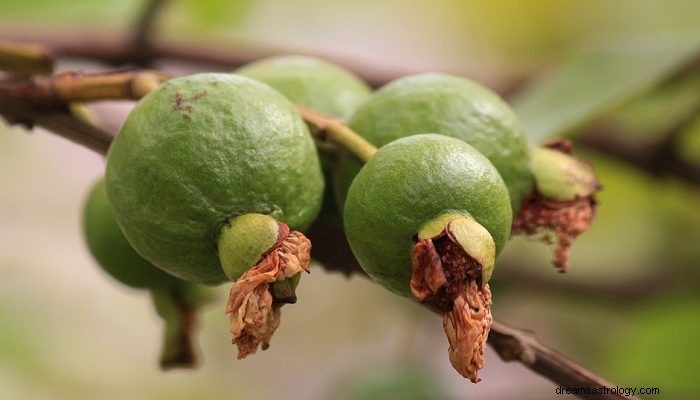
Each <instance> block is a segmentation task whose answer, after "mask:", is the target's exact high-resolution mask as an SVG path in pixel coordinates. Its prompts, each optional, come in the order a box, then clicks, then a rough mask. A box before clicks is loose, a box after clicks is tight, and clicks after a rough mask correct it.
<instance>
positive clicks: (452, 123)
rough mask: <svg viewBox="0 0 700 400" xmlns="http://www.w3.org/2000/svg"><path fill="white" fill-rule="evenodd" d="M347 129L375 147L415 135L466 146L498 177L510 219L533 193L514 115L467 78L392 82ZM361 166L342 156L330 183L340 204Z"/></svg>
mask: <svg viewBox="0 0 700 400" xmlns="http://www.w3.org/2000/svg"><path fill="white" fill-rule="evenodd" d="M349 126H350V128H352V129H353V130H354V131H356V132H357V133H359V134H360V135H362V136H364V137H365V138H366V139H367V140H369V141H370V142H371V143H373V144H374V145H376V146H378V147H381V146H383V145H384V144H386V143H389V142H391V141H392V140H395V139H398V138H401V137H405V136H409V135H414V134H419V133H437V134H442V135H446V136H451V137H454V138H457V139H461V140H463V141H465V142H467V143H469V144H470V145H472V146H474V147H475V148H476V149H477V150H478V151H480V152H481V153H482V154H483V155H484V156H486V158H488V159H489V160H490V161H491V163H492V164H493V165H494V166H495V167H496V169H497V170H498V172H499V173H500V175H501V176H502V177H503V180H504V181H505V183H506V186H507V187H508V191H509V194H510V202H511V207H512V209H513V212H514V214H517V211H518V209H519V208H520V204H521V201H522V199H523V197H524V196H525V195H526V194H527V193H528V192H529V191H530V190H531V189H532V186H533V178H532V174H531V171H530V160H529V152H528V149H529V148H528V143H527V141H526V138H525V135H524V134H523V130H522V128H521V126H520V123H519V122H518V120H517V118H516V116H515V114H514V113H513V111H512V110H511V108H510V107H509V106H508V104H506V103H505V102H504V101H503V100H502V99H501V98H500V97H499V96H498V95H496V94H495V93H493V92H492V91H490V90H488V89H486V88H484V87H483V86H481V85H479V84H477V83H474V82H472V81H469V80H467V79H463V78H458V77H454V76H450V75H445V74H437V73H428V74H419V75H412V76H407V77H404V78H401V79H398V80H395V81H393V82H391V83H389V84H388V85H386V86H384V87H383V88H382V89H380V90H378V91H377V92H376V93H375V94H374V95H373V96H372V97H371V98H370V99H369V100H368V101H367V102H365V103H364V104H363V105H362V106H360V107H359V108H358V109H357V110H356V111H355V113H354V114H353V115H352V117H351V118H350V121H349ZM361 166H362V164H361V163H360V162H359V161H358V160H357V159H356V158H355V157H353V156H352V155H350V154H348V153H345V154H343V155H342V157H341V160H340V161H339V165H338V168H336V170H335V173H334V181H333V184H334V191H335V193H336V201H337V202H338V203H339V204H340V205H342V204H343V202H344V200H345V197H346V195H347V190H348V188H349V186H350V183H351V182H352V179H353V177H354V176H355V175H356V174H357V172H358V171H359V170H360V168H361Z"/></svg>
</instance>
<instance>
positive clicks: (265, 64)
mask: <svg viewBox="0 0 700 400" xmlns="http://www.w3.org/2000/svg"><path fill="white" fill-rule="evenodd" d="M234 72H235V73H237V74H240V75H243V76H246V77H249V78H253V79H255V80H258V81H260V82H264V83H266V84H268V85H270V86H271V87H272V88H274V89H276V90H278V91H279V92H280V93H282V94H283V95H284V96H285V97H287V99H289V101H291V102H293V103H298V104H301V105H302V106H304V107H308V108H312V109H314V110H317V111H321V112H323V113H326V114H330V115H334V116H336V117H340V118H346V117H349V116H350V114H351V113H352V112H353V111H355V109H356V108H357V107H358V106H359V105H360V104H362V103H363V102H365V101H366V100H367V99H368V98H369V96H370V95H371V93H372V92H371V89H370V88H369V86H367V84H366V83H364V82H363V81H362V80H361V79H360V78H359V77H357V76H356V75H355V74H353V73H352V72H350V71H348V70H346V69H343V68H341V67H339V66H337V65H334V64H331V63H328V62H325V61H323V60H319V59H317V58H314V57H306V56H279V57H271V58H266V59H264V60H260V61H256V62H254V63H250V64H248V65H246V66H244V67H241V68H239V69H237V70H236V71H234Z"/></svg>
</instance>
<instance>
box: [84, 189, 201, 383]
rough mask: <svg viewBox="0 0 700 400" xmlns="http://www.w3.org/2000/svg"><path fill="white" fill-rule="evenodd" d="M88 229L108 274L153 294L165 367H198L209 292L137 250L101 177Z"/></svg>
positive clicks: (90, 203)
mask: <svg viewBox="0 0 700 400" xmlns="http://www.w3.org/2000/svg"><path fill="white" fill-rule="evenodd" d="M83 232H84V234H85V239H86V242H87V245H88V248H89V250H90V252H91V253H92V255H93V257H95V260H97V263H98V264H99V266H100V267H101V268H102V269H103V270H104V271H105V272H107V273H108V274H109V275H110V276H112V277H113V278H114V279H116V280H117V281H119V282H121V283H123V284H124V285H126V286H129V287H133V288H139V289H148V290H149V291H150V292H151V297H152V299H153V304H154V306H155V308H156V311H157V312H158V314H159V315H160V316H161V317H162V318H163V321H164V323H165V330H164V337H163V349H162V354H161V360H160V364H161V367H162V368H164V369H169V368H174V367H193V366H195V365H196V355H195V351H194V347H193V345H192V336H193V328H194V325H195V319H196V311H197V309H199V308H200V307H201V306H203V305H204V304H206V303H208V302H209V300H210V297H211V294H210V293H209V292H208V290H206V289H205V288H204V287H201V286H199V285H195V284H192V283H187V282H183V281H181V280H179V279H177V278H175V277H174V276H172V275H169V274H167V273H165V272H164V271H162V270H160V269H158V268H156V267H155V266H154V265H153V264H151V263H149V262H148V261H146V260H144V259H143V258H142V257H141V256H139V255H138V253H136V251H134V249H133V248H132V247H131V245H130V244H129V242H127V240H126V238H125V237H124V235H123V234H122V232H121V230H120V229H119V225H117V220H116V218H115V216H114V211H113V209H112V205H111V204H110V203H109V201H108V199H107V192H106V190H105V182H104V179H100V180H99V181H97V182H96V183H95V185H94V186H93V187H92V189H91V190H90V193H89V194H88V198H87V200H86V202H85V207H84V210H83Z"/></svg>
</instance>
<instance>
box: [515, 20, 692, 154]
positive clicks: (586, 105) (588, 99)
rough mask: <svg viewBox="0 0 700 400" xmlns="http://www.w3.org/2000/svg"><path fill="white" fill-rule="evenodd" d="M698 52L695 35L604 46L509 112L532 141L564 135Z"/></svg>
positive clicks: (565, 67)
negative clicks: (520, 122)
mask: <svg viewBox="0 0 700 400" xmlns="http://www.w3.org/2000/svg"><path fill="white" fill-rule="evenodd" d="M699 52H700V30H698V31H693V32H691V33H689V34H688V35H684V36H677V35H674V36H671V37H656V36H655V37H642V38H639V37H636V38H634V39H625V40H608V41H605V42H604V43H599V44H598V45H597V46H595V48H593V49H587V50H585V51H584V52H583V53H582V54H576V55H574V56H572V57H571V59H569V60H568V61H566V62H564V63H563V64H561V65H559V66H557V67H556V68H555V69H554V70H552V71H549V73H547V74H544V75H543V76H542V78H541V79H539V80H536V81H534V82H533V83H532V84H531V86H530V87H529V88H527V89H526V90H525V91H524V92H522V93H520V94H519V95H518V96H517V97H516V98H515V99H514V100H513V106H514V107H515V110H516V113H517V114H518V116H519V117H520V119H521V121H522V123H523V125H524V128H525V132H526V133H527V135H528V136H529V137H530V138H531V139H532V140H534V141H536V142H541V141H543V140H546V139H548V138H552V137H555V136H565V135H569V134H571V133H572V132H575V131H576V130H579V129H580V128H582V127H584V126H585V125H586V124H589V123H591V122H592V121H594V120H595V119H597V118H599V117H600V116H601V115H602V114H604V113H606V112H609V111H611V110H612V109H614V108H616V107H619V106H622V105H623V104H625V103H626V102H628V101H631V100H633V99H634V98H635V97H638V96H640V95H641V94H643V93H645V92H646V91H649V90H651V89H653V88H655V86H657V85H659V84H660V83H662V82H663V81H664V80H665V79H667V78H668V77H669V76H671V75H672V74H673V73H674V72H678V71H679V70H681V69H682V68H683V67H684V66H686V65H687V64H688V63H689V62H692V61H694V60H695V59H696V57H697V55H698V53H699ZM635 117H637V118H640V117H641V118H644V116H643V115H638V114H635Z"/></svg>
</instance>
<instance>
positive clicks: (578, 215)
mask: <svg viewBox="0 0 700 400" xmlns="http://www.w3.org/2000/svg"><path fill="white" fill-rule="evenodd" d="M596 206H597V201H596V198H595V194H591V195H589V196H585V197H576V198H574V199H573V200H569V201H556V200H551V199H547V198H545V197H544V196H542V195H541V194H540V193H539V192H537V191H536V190H533V191H532V192H531V193H530V194H529V195H528V196H527V197H526V198H525V199H524V200H523V205H522V207H521V208H520V212H519V213H518V216H517V217H516V218H515V219H514V220H513V228H512V233H513V234H514V235H519V234H525V235H528V236H534V237H537V238H538V239H539V240H541V241H542V242H544V243H547V244H554V245H556V249H555V252H554V260H553V264H554V266H555V267H557V268H558V269H559V272H566V267H567V265H568V262H569V253H570V251H571V245H572V244H573V242H574V240H575V239H576V237H577V236H578V235H580V234H581V233H583V232H585V231H586V230H587V229H588V228H589V227H590V226H591V223H593V218H594V217H595V211H596ZM552 235H554V236H555V237H556V239H554V238H552ZM555 240H556V243H555Z"/></svg>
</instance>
